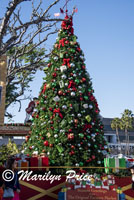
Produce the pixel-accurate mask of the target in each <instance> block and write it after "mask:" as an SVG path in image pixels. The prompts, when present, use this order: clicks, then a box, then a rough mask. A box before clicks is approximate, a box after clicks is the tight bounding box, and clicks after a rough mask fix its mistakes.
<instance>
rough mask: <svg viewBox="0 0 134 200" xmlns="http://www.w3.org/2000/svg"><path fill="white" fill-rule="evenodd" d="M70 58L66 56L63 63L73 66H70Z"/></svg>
mask: <svg viewBox="0 0 134 200" xmlns="http://www.w3.org/2000/svg"><path fill="white" fill-rule="evenodd" d="M69 62H70V58H64V59H63V65H66V64H67V66H68V67H69V68H70V67H71V66H70V63H69Z"/></svg>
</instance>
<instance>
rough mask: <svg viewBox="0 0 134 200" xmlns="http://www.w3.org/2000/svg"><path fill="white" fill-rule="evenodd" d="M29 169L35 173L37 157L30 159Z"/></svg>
mask: <svg viewBox="0 0 134 200" xmlns="http://www.w3.org/2000/svg"><path fill="white" fill-rule="evenodd" d="M30 167H31V170H32V171H35V170H37V169H38V157H37V156H35V157H31V158H30ZM32 167H34V168H32ZM35 167H36V168H35Z"/></svg>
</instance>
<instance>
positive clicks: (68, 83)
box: [24, 15, 107, 166]
mask: <svg viewBox="0 0 134 200" xmlns="http://www.w3.org/2000/svg"><path fill="white" fill-rule="evenodd" d="M76 40H77V37H76V36H75V35H74V29H73V24H72V17H68V16H67V15H66V17H65V20H64V21H63V22H62V25H61V29H60V31H59V34H58V39H57V40H56V43H55V44H54V47H53V50H52V53H51V56H50V59H49V62H48V65H47V67H45V69H44V71H45V73H46V77H45V78H44V83H43V85H42V87H41V91H40V95H39V101H38V102H37V111H36V112H34V114H33V123H32V127H31V134H30V136H27V137H26V142H25V144H24V148H25V153H26V154H29V155H32V153H33V152H35V151H36V153H38V154H41V153H46V154H47V156H48V157H49V162H50V166H52V165H55V166H63V165H64V166H102V165H103V159H104V156H105V154H106V153H107V143H106V141H105V140H104V133H103V125H102V122H101V119H100V115H99V108H98V104H97V101H96V99H95V97H94V95H93V93H94V90H93V88H92V82H91V79H90V76H89V74H88V72H87V71H86V66H85V63H84V61H85V59H84V54H83V52H82V50H81V48H80V45H79V43H78V42H77V41H76Z"/></svg>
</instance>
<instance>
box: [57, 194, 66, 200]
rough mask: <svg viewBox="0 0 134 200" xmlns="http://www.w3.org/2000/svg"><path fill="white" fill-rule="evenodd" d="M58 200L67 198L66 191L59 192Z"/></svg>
mask: <svg viewBox="0 0 134 200" xmlns="http://www.w3.org/2000/svg"><path fill="white" fill-rule="evenodd" d="M58 200H66V192H59V193H58Z"/></svg>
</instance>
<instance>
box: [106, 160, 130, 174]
mask: <svg viewBox="0 0 134 200" xmlns="http://www.w3.org/2000/svg"><path fill="white" fill-rule="evenodd" d="M104 166H105V167H113V168H116V167H117V169H113V172H119V169H118V168H120V167H124V168H125V167H126V161H125V158H104ZM109 170H110V169H109V168H105V172H106V173H109Z"/></svg>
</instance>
